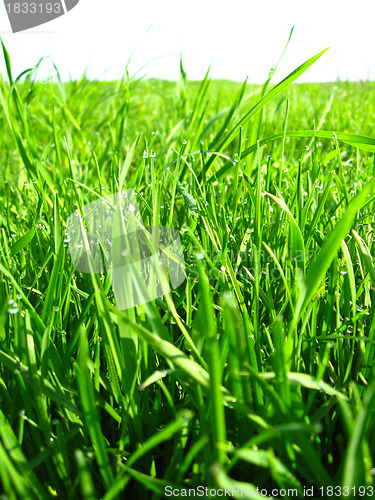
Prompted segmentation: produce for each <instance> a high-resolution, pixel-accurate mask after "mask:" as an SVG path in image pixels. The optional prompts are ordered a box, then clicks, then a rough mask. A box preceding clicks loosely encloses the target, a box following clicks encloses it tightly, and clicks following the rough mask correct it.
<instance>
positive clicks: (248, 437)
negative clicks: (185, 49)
mask: <svg viewBox="0 0 375 500" xmlns="http://www.w3.org/2000/svg"><path fill="white" fill-rule="evenodd" d="M3 52H4V57H5V60H6V63H7V74H4V75H2V77H1V79H0V99H1V111H0V145H1V147H0V164H1V169H0V228H1V235H0V274H1V280H0V401H1V405H0V463H1V467H0V484H1V488H0V490H1V491H2V496H1V499H12V500H13V499H18V498H23V499H25V498H26V499H33V498H35V499H47V498H59V499H76V498H83V499H90V500H91V499H96V498H104V499H105V500H110V499H117V498H126V499H128V498H129V499H130V498H134V499H141V500H143V499H155V500H156V499H158V498H167V497H168V496H171V495H172V489H173V492H174V494H175V496H178V495H179V496H192V495H193V494H194V493H195V494H196V495H197V491H198V490H197V488H198V487H207V488H208V489H209V490H211V493H209V492H208V494H209V495H210V496H211V497H215V491H218V490H219V489H223V490H225V488H227V489H228V490H230V491H231V492H233V496H234V497H235V498H242V496H241V491H240V490H241V488H243V489H246V490H249V491H250V490H251V489H256V488H259V490H258V491H259V493H257V494H256V495H253V496H252V498H264V496H265V493H266V491H267V497H269V496H271V494H272V493H271V492H272V490H273V489H277V490H278V491H279V492H280V495H279V496H283V497H284V498H292V497H294V498H297V497H298V498H303V496H304V489H306V488H310V491H312V492H313V494H312V495H310V498H328V497H331V496H336V497H337V496H346V497H348V498H359V497H364V498H367V497H372V485H373V476H372V475H371V470H372V469H373V467H375V465H374V461H375V445H374V443H375V439H374V437H375V436H374V433H375V426H374V418H373V417H374V405H375V378H374V373H375V372H374V361H373V360H374V348H375V346H374V344H375V317H374V308H373V307H372V301H373V300H375V293H374V282H375V268H374V263H373V259H372V255H373V253H374V236H373V230H374V227H375V220H374V208H375V194H374V193H373V189H372V188H373V178H374V169H375V162H374V159H375V157H374V152H375V137H374V138H373V137H372V136H374V125H375V99H374V98H375V83H373V82H353V83H349V82H340V81H337V82H333V83H321V84H318V83H317V84H298V77H299V76H300V75H302V74H303V73H304V72H305V71H306V70H307V69H308V68H309V67H310V66H311V65H312V64H314V62H315V61H316V60H317V59H318V57H324V54H322V53H319V54H318V55H317V56H315V57H313V58H311V59H309V60H307V61H306V62H305V63H303V64H302V65H301V66H299V67H298V68H297V69H296V71H295V72H293V73H292V74H291V75H289V77H287V78H286V79H285V80H284V81H283V82H281V83H280V84H278V85H275V84H274V83H273V80H272V81H269V80H267V82H266V83H265V85H263V86H259V85H251V84H248V83H247V82H245V83H237V82H230V81H211V80H210V77H209V73H208V74H207V75H206V77H205V78H204V79H203V80H202V81H201V82H192V81H189V80H188V78H187V74H186V72H185V69H184V67H183V64H182V63H181V74H180V80H179V81H178V82H168V81H162V80H155V79H142V78H139V77H137V76H135V77H134V76H131V75H129V74H128V73H127V72H126V73H125V75H124V77H123V79H122V80H120V81H117V82H99V81H90V80H88V79H87V78H86V77H85V75H84V76H83V77H82V79H80V80H79V81H70V82H65V83H64V82H62V81H61V80H60V79H59V74H58V68H56V75H57V78H56V79H55V80H54V81H46V82H40V81H38V78H37V72H36V70H35V69H31V70H27V71H25V72H24V73H23V74H21V75H20V76H19V77H16V76H15V75H12V71H11V58H10V56H9V54H8V53H7V51H6V49H5V47H3ZM296 66H297V64H296ZM271 73H272V72H271ZM270 76H273V74H271V75H270ZM121 189H134V190H135V192H136V195H137V199H138V203H139V206H140V208H141V213H142V218H143V220H144V222H145V224H147V225H150V226H158V225H163V226H171V227H173V228H175V229H177V230H178V231H179V233H180V236H181V241H182V245H183V248H184V255H185V262H186V280H185V281H184V283H183V284H181V285H180V286H179V287H178V288H176V289H175V290H173V291H172V292H171V293H169V294H167V295H165V296H163V297H161V298H159V299H156V300H154V301H152V302H149V303H146V304H144V305H141V306H137V307H134V308H131V309H127V310H122V311H119V310H118V308H117V305H116V300H115V297H114V294H113V290H112V287H111V271H110V270H108V272H107V273H103V274H83V273H80V272H77V271H76V270H75V268H74V266H73V264H72V259H71V257H70V255H69V251H68V242H67V236H66V226H65V224H66V220H67V218H68V217H69V215H71V214H72V213H73V212H74V211H75V210H78V211H79V212H81V213H82V207H83V206H84V205H85V204H87V203H90V202H91V201H93V200H95V199H97V197H98V195H99V196H108V195H110V194H111V193H115V192H118V191H119V190H121ZM311 488H312V489H311ZM335 488H336V489H335ZM261 490H262V491H263V496H262V493H261V492H260V491H261ZM178 492H179V493H178ZM283 492H284V494H283ZM169 493H171V494H169ZM273 495H274V496H275V497H276V492H274V494H273Z"/></svg>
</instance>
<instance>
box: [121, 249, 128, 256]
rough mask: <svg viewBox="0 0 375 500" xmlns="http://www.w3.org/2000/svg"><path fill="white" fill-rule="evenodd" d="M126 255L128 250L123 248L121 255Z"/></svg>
mask: <svg viewBox="0 0 375 500" xmlns="http://www.w3.org/2000/svg"><path fill="white" fill-rule="evenodd" d="M127 255H128V250H127V249H126V248H125V250H123V251H122V252H121V257H126V256H127Z"/></svg>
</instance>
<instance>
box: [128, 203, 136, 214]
mask: <svg viewBox="0 0 375 500" xmlns="http://www.w3.org/2000/svg"><path fill="white" fill-rule="evenodd" d="M129 212H135V206H134V205H133V204H132V203H129Z"/></svg>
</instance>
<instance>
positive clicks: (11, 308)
mask: <svg viewBox="0 0 375 500" xmlns="http://www.w3.org/2000/svg"><path fill="white" fill-rule="evenodd" d="M19 310H20V308H19V307H18V304H17V302H15V301H14V300H13V299H10V300H9V301H8V313H9V314H17V313H18V311H19Z"/></svg>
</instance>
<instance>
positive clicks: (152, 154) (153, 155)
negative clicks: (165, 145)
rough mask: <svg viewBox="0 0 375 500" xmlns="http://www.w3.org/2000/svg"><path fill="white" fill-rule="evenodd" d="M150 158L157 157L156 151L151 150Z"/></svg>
mask: <svg viewBox="0 0 375 500" xmlns="http://www.w3.org/2000/svg"><path fill="white" fill-rule="evenodd" d="M150 156H151V158H155V156H156V153H155V151H153V150H152V149H151V153H150Z"/></svg>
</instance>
